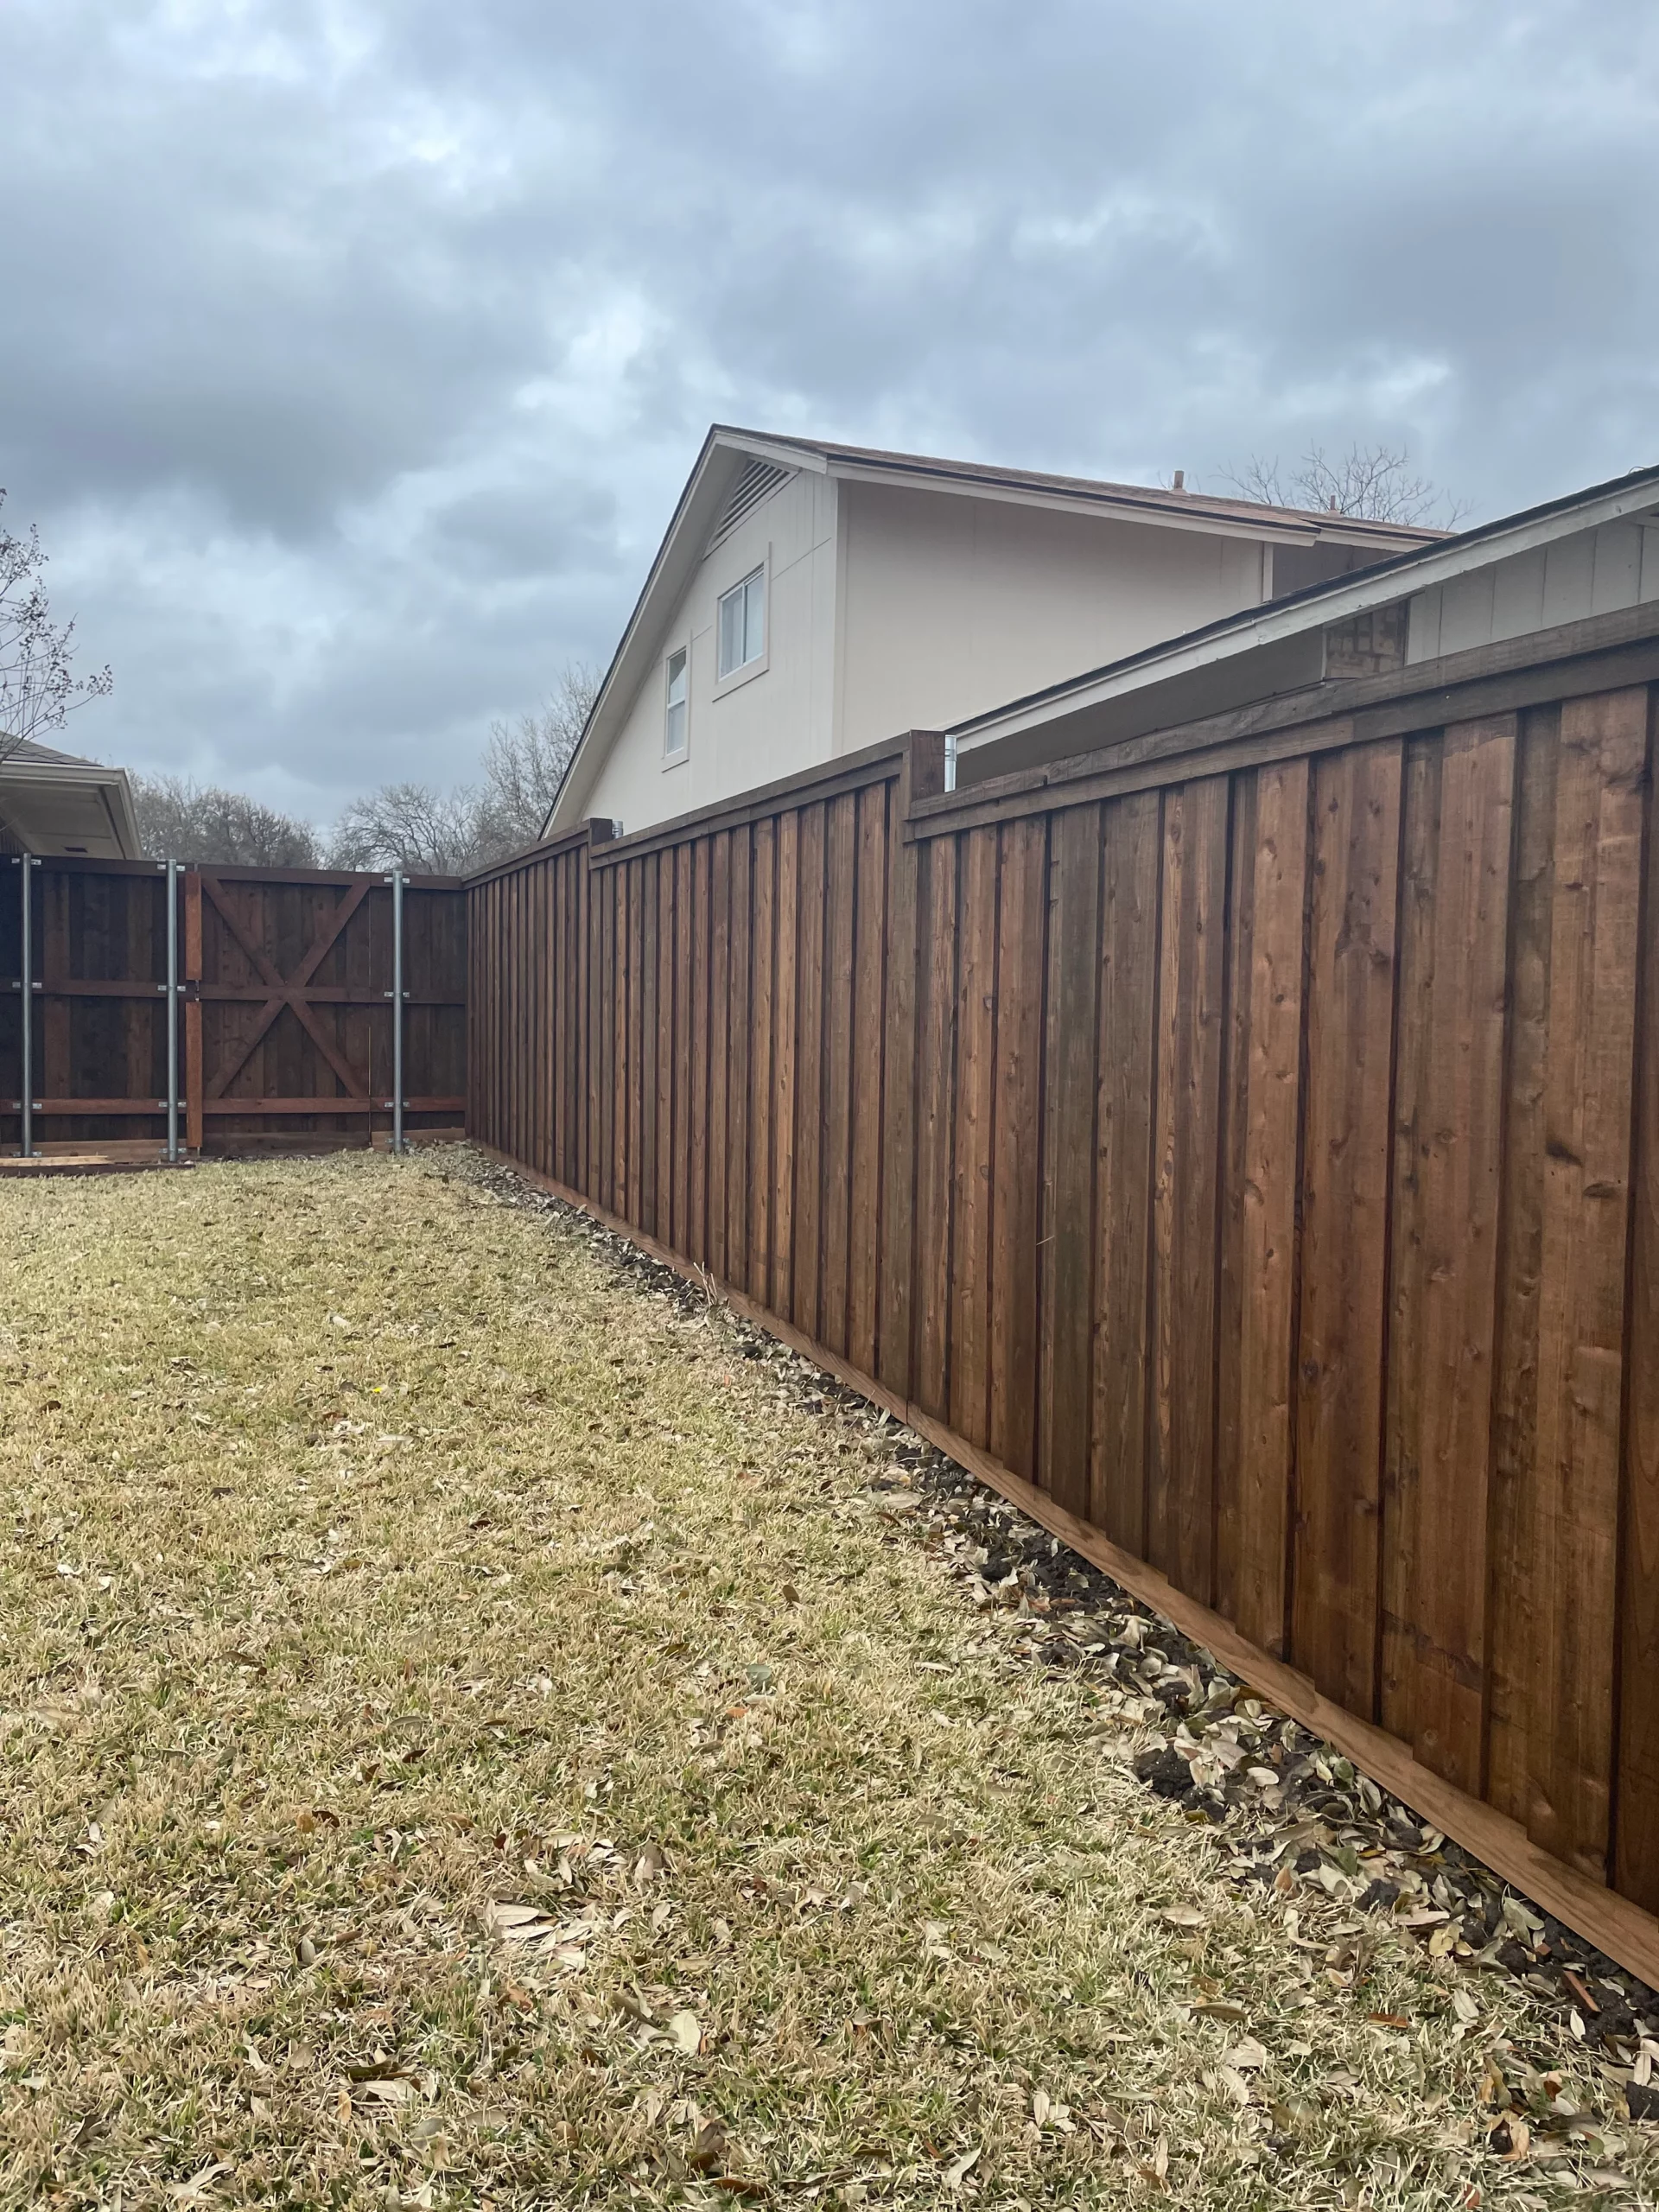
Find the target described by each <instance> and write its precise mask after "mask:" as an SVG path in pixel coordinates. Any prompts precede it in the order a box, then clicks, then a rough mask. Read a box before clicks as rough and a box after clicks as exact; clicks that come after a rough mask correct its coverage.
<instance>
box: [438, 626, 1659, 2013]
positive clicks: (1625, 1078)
mask: <svg viewBox="0 0 1659 2212" xmlns="http://www.w3.org/2000/svg"><path fill="white" fill-rule="evenodd" d="M1643 656H1645V658H1644V657H1643ZM1524 660H1525V656H1524V655H1523V654H1522V652H1517V650H1516V648H1513V647H1507V648H1503V649H1497V650H1492V651H1489V652H1487V653H1486V654H1485V655H1484V656H1482V655H1478V654H1477V655H1468V656H1459V658H1458V660H1456V661H1446V662H1443V663H1440V664H1435V665H1434V666H1433V667H1431V668H1428V669H1422V670H1413V671H1406V672H1404V673H1403V674H1401V675H1396V676H1395V677H1391V678H1381V679H1370V680H1369V681H1368V682H1366V683H1354V684H1350V685H1345V686H1343V687H1341V690H1339V691H1338V690H1336V688H1335V687H1326V690H1325V694H1324V695H1323V696H1322V698H1321V699H1320V701H1319V702H1315V703H1313V704H1310V705H1307V706H1306V707H1305V708H1304V709H1303V710H1302V711H1301V713H1300V718H1299V716H1298V715H1297V714H1296V713H1295V712H1294V711H1292V710H1291V709H1284V710H1283V711H1282V712H1281V713H1280V714H1279V715H1278V716H1277V724H1278V726H1276V727H1275V726H1274V724H1275V714H1274V711H1272V710H1263V711H1262V712H1261V713H1258V714H1257V715H1255V716H1254V717H1250V716H1235V717H1231V718H1224V719H1223V720H1221V721H1217V722H1216V723H1213V724H1210V725H1205V726H1201V727H1197V726H1195V727H1194V728H1189V729H1186V730H1182V731H1173V732H1165V733H1161V734H1159V735H1158V736H1157V737H1156V738H1154V739H1152V740H1147V739H1137V740H1135V741H1133V742H1132V743H1129V744H1125V745H1123V746H1121V747H1117V748H1116V750H1115V751H1110V752H1107V753H1100V754H1097V755H1095V756H1093V757H1092V758H1091V759H1090V760H1084V761H1077V762H1071V763H1069V764H1066V765H1065V766H1064V767H1063V768H1061V769H1050V770H1046V771H1042V772H1033V774H1031V775H1029V776H1027V777H1023V778H1012V779H1007V781H1006V782H1005V783H1003V784H1001V785H995V786H981V787H980V788H979V789H977V790H972V789H970V790H967V791H958V792H956V793H952V794H948V795H947V794H945V793H944V792H943V790H942V780H943V779H942V774H941V751H940V747H939V743H938V741H937V740H935V739H931V738H928V737H924V736H915V737H912V738H911V739H909V740H907V741H905V742H903V743H901V744H897V745H894V746H893V747H887V748H877V749H875V750H874V751H872V752H869V753H865V754H862V755H860V756H856V757H854V758H849V759H848V760H842V761H840V762H837V763H835V764H833V765H832V766H830V767H829V768H826V769H824V770H823V771H822V772H815V773H814V774H813V775H811V776H809V777H806V778H803V779H797V780H796V781H795V782H793V783H791V784H790V785H780V786H779V787H777V788H776V789H774V790H772V791H766V792H762V793H759V794H756V795H754V796H753V798H749V799H747V800H746V801H744V802H743V803H741V804H734V805H731V806H728V807H726V808H723V809H719V810H712V811H710V812H708V813H705V814H703V815H701V816H696V817H689V818H687V819H686V820H684V821H683V822H681V823H675V824H672V825H670V826H668V827H666V828H664V829H658V830H655V831H652V832H647V833H644V834H641V835H638V836H628V837H625V838H622V839H620V840H614V841H613V840H612V839H611V837H610V836H609V825H597V824H595V825H592V826H591V827H590V829H589V830H588V832H587V833H585V834H583V835H581V836H573V837H568V838H566V839H564V840H563V841H562V842H558V843H555V844H552V845H550V846H547V847H544V848H542V849H538V850H537V851H536V852H535V853H533V854H531V855H527V856H525V857H524V859H523V860H521V861H518V862H517V863H515V864H513V865H512V866H511V867H509V868H505V869H502V870H499V871H498V872H496V873H494V874H492V875H490V876H488V877H486V878H483V879H480V880H478V881H477V882H476V883H475V884H474V887H473V889H472V893H471V898H472V920H471V935H470V943H471V955H470V957H471V967H472V983H471V1017H470V1018H471V1023H472V1043H471V1054H470V1066H471V1069H472V1071H473V1073H472V1090H471V1105H470V1109H469V1122H470V1127H471V1129H472V1131H473V1133H474V1135H476V1136H478V1137H479V1138H480V1139H481V1140H482V1141H485V1142H486V1143H487V1144H489V1145H490V1146H493V1147H495V1148H497V1149H498V1150H499V1151H500V1152H501V1153H503V1154H508V1155H510V1156H511V1157H512V1158H513V1159H515V1160H518V1161H520V1162H522V1163H524V1165H526V1166H528V1167H530V1168H531V1170H532V1171H534V1172H535V1173H537V1174H539V1175H541V1176H543V1177H544V1178H546V1179H549V1180H550V1182H552V1183H553V1184H554V1185H556V1186H557V1187H558V1188H559V1189H561V1190H562V1191H563V1192H566V1193H567V1194H569V1195H573V1196H575V1197H576V1198H579V1199H580V1200H582V1202H584V1203H587V1204H588V1205H591V1206H592V1207H593V1208H594V1210H595V1211H599V1212H600V1213H601V1215H602V1216H604V1217H607V1218H609V1219H610V1220H612V1221H613V1222H614V1223H616V1224H620V1225H621V1226H623V1227H625V1228H626V1230H628V1231H629V1232H630V1233H632V1234H633V1235H634V1236H638V1237H639V1238H641V1239H643V1240H644V1241H645V1242H647V1243H651V1244H653V1245H654V1246H655V1247H657V1248H658V1249H662V1250H664V1252H665V1253H666V1254H667V1255H671V1257H672V1258H673V1259H674V1260H675V1261H676V1262H677V1263H678V1264H680V1265H681V1266H683V1267H684V1266H690V1267H695V1268H703V1269H707V1270H708V1271H709V1273H710V1274H712V1275H714V1276H715V1278H717V1280H718V1281H720V1282H721V1284H722V1285H724V1286H725V1287H727V1288H728V1290H729V1292H730V1293H731V1294H732V1296H733V1297H734V1300H735V1301H736V1302H737V1303H738V1304H740V1305H741V1306H742V1307H743V1308H744V1309H745V1310H747V1311H750V1312H753V1313H758V1314H759V1315H760V1318H762V1319H765V1320H766V1322H767V1324H768V1325H770V1326H771V1327H772V1328H773V1329H774V1330H776V1331H778V1332H780V1333H781V1334H783V1335H784V1336H785V1338H788V1339H789V1340H790V1341H791V1342H795V1343H797V1344H802V1345H804V1346H806V1347H810V1350H811V1351H812V1352H813V1354H814V1356H815V1357H818V1358H819V1359H821V1360H822V1361H823V1363H825V1364H826V1365H827V1366H829V1368H830V1369H832V1370H834V1371H836V1372H837V1373H839V1374H842V1376H846V1377H848V1378H849V1380H852V1381H854V1382H855V1383H857V1385H858V1386H859V1387H860V1388H861V1389H865V1390H867V1391H868V1393H870V1394H871V1395H874V1397H876V1398H877V1399H878V1400H879V1401H880V1402H885V1403H887V1404H890V1405H892V1406H893V1407H894V1408H897V1409H899V1410H900V1411H901V1412H902V1413H903V1414H904V1415H905V1416H906V1418H907V1419H909V1420H911V1421H912V1422H913V1423H914V1424H915V1425H916V1426H918V1427H920V1428H921V1429H922V1430H923V1431H924V1433H927V1434H929V1435H931V1436H932V1437H934V1438H935V1439H936V1440H938V1441H939V1442H941V1443H942V1444H944V1446H946V1448H947V1449H949V1450H950V1451H951V1452H954V1453H955V1454H956V1455H957V1457H958V1458H959V1459H963V1461H964V1463H965V1464H967V1465H969V1466H971V1467H974V1468H975V1469H976V1470H977V1471H980V1472H981V1473H982V1474H985V1475H987V1476H988V1478H989V1479H991V1480H992V1481H994V1482H995V1483H997V1484H999V1485H1000V1486H1001V1488H1002V1489H1003V1490H1004V1491H1007V1493H1008V1494H1009V1495H1011V1496H1013V1497H1015V1498H1017V1499H1018V1500H1019V1501H1020V1503H1024V1504H1026V1505H1027V1506H1028V1507H1029V1508H1030V1510H1033V1512H1034V1513H1036V1514H1037V1515H1038V1516H1039V1517H1040V1518H1042V1519H1043V1520H1045V1521H1046V1522H1047V1523H1048V1525H1050V1526H1051V1527H1053V1528H1055V1529H1059V1530H1060V1531H1062V1532H1063V1533H1064V1534H1065V1535H1066V1536H1067V1537H1068V1538H1069V1539H1070V1540H1071V1541H1073V1542H1075V1543H1077V1545H1078V1546H1079V1548H1082V1549H1083V1550H1084V1551H1085V1552H1087V1553H1089V1554H1090V1555H1091V1556H1093V1557H1094V1558H1096V1560H1099V1561H1100V1562H1101V1563H1102V1564H1103V1565H1105V1566H1106V1567H1108V1568H1109V1570H1110V1571H1111V1572H1112V1573H1115V1574H1116V1575H1117V1576H1118V1577H1119V1579H1120V1580H1122V1581H1123V1582H1124V1583H1125V1584H1126V1585H1128V1586H1129V1587H1130V1588H1132V1589H1134V1590H1136V1591H1137V1592H1140V1593H1141V1595H1143V1596H1146V1597H1148V1598H1150V1599H1152V1601H1153V1602H1154V1604H1157V1605H1160V1606H1161V1607H1162V1608H1163V1609H1164V1610H1166V1611H1167V1612H1169V1613H1171V1614H1172V1615H1173V1617H1174V1618H1176V1619H1177V1620H1178V1622H1179V1624H1180V1625H1182V1626H1183V1627H1184V1628H1186V1629H1187V1630H1189V1631H1190V1632H1192V1633H1193V1634H1195V1635H1196V1636H1198V1637H1199V1638H1200V1639H1201V1640H1202V1641H1204V1642H1205V1643H1208V1644H1209V1645H1210V1646H1211V1648H1212V1649H1215V1650H1216V1651H1217V1653H1218V1655H1219V1656H1222V1657H1223V1658H1224V1659H1225V1660H1227V1661H1228V1662H1230V1663H1231V1664H1233V1665H1234V1666H1235V1667H1236V1668H1237V1669H1239V1670H1240V1671H1241V1672H1242V1673H1243V1674H1244V1675H1246V1676H1247V1677H1249V1679H1251V1680H1252V1681H1255V1683H1256V1684H1257V1685H1258V1686H1260V1687H1261V1688H1262V1689H1263V1690H1264V1691H1265V1692H1266V1693H1267V1694H1268V1695H1270V1696H1272V1697H1273V1698H1274V1700H1276V1701H1277V1702H1278V1703H1279V1704H1281V1706H1283V1707H1285V1708H1286V1709H1287V1710H1289V1711H1291V1712H1293V1713H1296V1714H1298V1715H1299V1717H1301V1718H1303V1719H1306V1720H1307V1721H1308V1722H1309V1723H1310V1724H1311V1725H1313V1726H1316V1727H1317V1728H1319V1730H1321V1731H1322V1732H1324V1733H1325V1734H1326V1735H1327V1736H1329V1737H1331V1738H1332V1739H1334V1740H1335V1741H1337V1742H1338V1744H1340V1745H1343V1746H1344V1748H1345V1749H1347V1750H1348V1751H1350V1752H1351V1754H1352V1755H1353V1756H1354V1757H1355V1758H1357V1759H1358V1760H1359V1761H1360V1763H1361V1764H1363V1765H1365V1766H1366V1767H1367V1768H1368V1769H1369V1770H1370V1771H1371V1772H1372V1773H1373V1774H1375V1775H1376V1777H1378V1778H1379V1779H1380V1780H1382V1781H1383V1782H1384V1783H1387V1784H1388V1785H1389V1786H1390V1787H1392V1788H1395V1789H1398V1790H1399V1791H1400V1792H1401V1793H1402V1795H1403V1796H1405V1797H1406V1798H1407V1799H1408V1802H1412V1803H1414V1805H1416V1806H1417V1808H1419V1809H1420V1810H1421V1811H1422V1812H1424V1813H1425V1814H1427V1815H1429V1816H1430V1817H1431V1818H1433V1819H1434V1820H1436V1821H1438V1822H1439V1824H1440V1826H1441V1827H1444V1828H1445V1829H1446V1831H1447V1832H1448V1833H1450V1834H1453V1835H1456V1836H1458V1837H1459V1838H1460V1839H1461V1840H1464V1841H1465V1843H1467V1844H1468V1845H1470V1846H1471V1847H1472V1848H1474V1849H1475V1850H1477V1851H1478V1852H1479V1853H1481V1854H1482V1855H1483V1856H1484V1857H1485V1858H1487V1859H1489V1860H1491V1862H1492V1863H1494V1864H1496V1865H1497V1866H1499V1867H1500V1868H1501V1869H1502V1870H1503V1871H1504V1872H1507V1873H1508V1874H1510V1876H1511V1877H1512V1878H1515V1879H1516V1880H1518V1881H1520V1882H1522V1884H1524V1885H1525V1886H1526V1887H1527V1888H1528V1889H1529V1891H1530V1892H1531V1894H1533V1895H1534V1896H1535V1897H1538V1898H1540V1899H1541V1901H1542V1902H1544V1903H1546V1904H1548V1905H1550V1906H1551V1908H1552V1909H1553V1910H1556V1911H1557V1912H1559V1913H1560V1914H1561V1915H1562V1916H1564V1917H1567V1918H1568V1919H1570V1920H1572V1921H1573V1923H1575V1924H1576V1925H1577V1926H1579V1927H1580V1929H1583V1930H1585V1931H1586V1933H1588V1934H1589V1935H1591V1936H1592V1937H1593V1938H1594V1939H1595V1940H1597V1941H1599V1942H1600V1943H1601V1944H1602V1945H1603V1946H1604V1948H1606V1949H1608V1950H1610V1951H1611V1952H1612V1953H1614V1954H1615V1955H1617V1956H1618V1957H1620V1958H1621V1959H1623V1960H1624V1961H1625V1963H1627V1964H1628V1965H1630V1966H1632V1967H1635V1968H1636V1969H1637V1971H1640V1972H1643V1973H1645V1974H1646V1976H1647V1978H1648V1979H1649V1980H1655V1981H1659V1922H1656V1920H1655V1919H1654V1917H1653V1914H1654V1912H1655V1910H1656V1908H1659V1675H1656V1669H1659V901H1656V900H1654V899H1651V898H1649V896H1648V895H1647V888H1648V875H1649V870H1648V855H1649V851H1650V849H1651V842H1652V836H1653V825H1652V821H1651V816H1652V811H1653V796H1652V791H1653V786H1652V779H1651V774H1650V753H1651V747H1652V739H1651V734H1650V732H1651V728H1652V722H1653V710H1652V698H1651V695H1650V692H1649V684H1648V678H1649V677H1659V648H1656V646H1655V645H1654V644H1653V642H1652V641H1651V640H1649V641H1648V642H1646V643H1645V644H1644V645H1643V646H1642V648H1641V651H1640V652H1637V653H1636V654H1634V656H1633V655H1632V653H1631V652H1628V651H1627V652H1624V653H1623V655H1622V656H1620V655H1618V654H1611V655H1610V654H1607V653H1602V654H1600V655H1598V654H1596V653H1584V654H1580V655H1579V656H1578V657H1576V658H1572V659H1570V660H1568V661H1565V662H1560V661H1558V662H1556V663H1554V664H1548V665H1544V664H1536V665H1523V662H1524ZM1637 678H1640V680H1635V679H1637ZM1431 687H1432V688H1431ZM1333 697H1334V698H1335V700H1337V701H1338V702H1349V703H1350V704H1351V711H1350V712H1345V713H1344V714H1342V715H1333V714H1332V711H1331V707H1330V703H1329V702H1330V701H1331V700H1332V698H1333ZM1252 721H1254V723H1255V727H1252Z"/></svg>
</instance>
